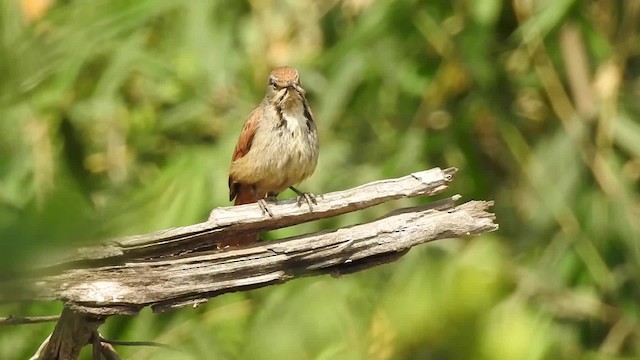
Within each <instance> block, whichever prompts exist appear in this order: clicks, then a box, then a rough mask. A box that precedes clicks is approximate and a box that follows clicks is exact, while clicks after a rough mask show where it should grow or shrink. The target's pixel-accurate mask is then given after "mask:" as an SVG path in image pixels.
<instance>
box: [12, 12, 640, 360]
mask: <svg viewBox="0 0 640 360" xmlns="http://www.w3.org/2000/svg"><path fill="white" fill-rule="evenodd" d="M1 4H2V7H1V8H0V10H1V11H2V12H1V14H0V271H1V272H2V273H3V274H4V275H3V276H13V275H12V274H16V273H19V272H20V271H21V269H24V268H28V267H32V266H35V265H37V263H38V261H39V259H42V258H43V257H47V258H51V257H55V256H58V255H59V254H64V252H65V251H67V250H65V249H69V248H71V247H74V246H78V245H80V244H93V243H96V242H97V241H99V240H100V239H104V238H109V237H113V236H121V235H129V234H136V233H144V232H149V231H153V230H158V229H162V228H167V227H173V226H180V225H185V224H190V223H195V222H200V221H203V220H204V219H206V217H207V215H208V212H209V211H210V209H211V208H213V207H216V206H226V205H228V201H227V188H226V186H227V184H226V182H227V179H226V172H227V169H228V165H229V158H230V155H231V152H232V149H233V146H234V144H235V141H236V139H237V135H238V133H239V131H240V128H241V126H242V122H243V121H244V119H245V117H246V115H247V114H248V113H249V112H250V111H251V109H252V108H253V107H254V106H256V105H257V104H258V102H259V101H260V99H261V97H262V94H263V90H264V87H265V85H266V75H267V74H268V72H269V71H270V69H271V68H273V67H274V66H278V65H283V64H290V65H293V66H296V67H298V69H299V70H300V72H301V74H302V81H303V85H304V86H305V88H306V89H307V92H308V93H309V100H310V102H311V107H312V109H313V111H314V113H315V117H316V120H317V122H318V126H319V131H320V137H321V142H322V143H321V158H320V163H319V165H318V169H317V171H316V173H315V174H314V175H313V176H312V178H311V179H309V180H308V181H306V182H305V183H304V184H303V185H302V188H303V189H305V190H308V191H312V192H315V193H323V192H329V191H335V190H339V189H344V188H348V187H351V186H354V185H358V184H361V183H364V182H367V181H371V180H375V179H380V178H387V177H397V176H403V175H406V174H407V173H410V172H413V171H419V170H424V169H427V168H430V167H434V166H439V167H443V168H444V167H449V166H455V167H458V168H460V173H459V175H458V177H457V179H456V181H455V183H454V185H453V188H452V189H451V191H450V192H449V195H451V194H453V193H460V194H463V195H464V198H465V199H467V200H468V199H495V201H496V206H495V211H496V212H497V215H498V222H499V223H500V226H501V227H500V230H499V231H498V232H496V233H492V234H489V235H486V236H481V237H478V238H473V239H463V240H447V241H442V242H440V243H434V244H429V245H425V246H421V247H418V248H416V249H414V250H412V251H411V252H410V253H409V254H408V255H407V256H406V257H404V258H402V259H401V260H400V261H398V262H396V263H394V264H390V265H385V266H382V267H380V268H377V269H373V270H370V271H366V272H363V273H358V274H354V275H350V276H346V277H342V278H339V279H333V278H330V277H315V278H309V279H304V280H297V281H293V282H290V283H287V284H285V285H281V286H277V287H271V288H265V289H260V290H256V291H250V292H246V293H239V294H229V295H224V296H221V297H219V298H215V299H213V300H211V301H210V302H209V303H208V304H206V305H204V306H202V307H200V308H197V309H191V308H187V309H182V310H179V311H175V312H171V313H165V314H152V313H151V312H148V311H143V313H142V314H140V316H137V317H133V318H126V317H125V318H111V319H109V320H108V321H107V323H106V325H105V326H103V327H102V331H103V335H105V336H107V337H110V338H117V339H121V340H155V341H160V342H164V343H169V344H172V345H176V346H179V347H180V348H181V349H182V350H183V352H172V351H168V350H163V349H155V348H119V349H118V351H119V353H120V354H121V355H122V357H123V358H125V359H146V358H150V359H214V358H215V359H338V358H339V359H487V360H489V359H491V360H493V359H496V360H503V359H504V360H507V359H528V360H535V359H635V358H638V357H639V356H640V326H639V322H638V317H639V315H640V314H639V312H640V286H639V285H640V276H639V274H640V245H639V236H640V229H639V228H640V201H639V196H638V188H639V185H638V181H639V179H640V122H639V121H638V116H639V115H640V105H639V104H640V102H639V101H638V99H640V80H639V79H640V56H639V55H640V41H639V40H640V39H639V36H638V31H637V22H638V16H639V15H640V10H639V9H640V2H639V1H635V0H629V1H595V0H584V1H579V0H555V1H551V0H530V1H524V0H512V1H501V0H468V1H463V0H454V1H426V0H397V1H392V0H344V1H338V0H330V1H295V0H282V1H277V0H264V1H257V0H256V1H222V0H190V1H177V0H154V1H151V0H137V1H129V0H91V1H79V0H76V1H63V0H58V1H55V0H43V1H35V0H22V1H16V0H4V1H2V2H1ZM39 4H40V5H43V4H44V7H41V8H40V7H38V5H39ZM286 196H293V195H292V194H283V195H282V196H281V197H286ZM417 201H420V200H413V201H408V200H407V201H404V202H400V203H398V202H397V203H393V204H386V205H384V206H380V207H377V208H374V209H370V210H367V211H363V212H361V213H358V214H351V215H348V216H344V217H340V218H339V219H334V220H330V221H323V222H318V223H312V224H305V225H301V226H298V227H296V228H293V229H285V230H279V231H277V232H273V233H271V234H270V236H271V237H272V238H280V237H286V236H291V235H294V234H298V233H301V232H307V231H315V230H321V229H334V228H337V227H339V226H344V225H347V224H352V223H357V222H363V221H367V220H371V219H373V218H375V217H377V216H380V215H383V214H385V213H386V212H388V211H390V210H391V209H393V208H396V207H398V206H400V205H407V204H410V203H414V202H417ZM34 254H35V255H34ZM60 308H61V305H60V304H30V305H15V304H5V305H2V306H0V313H1V314H2V315H9V314H17V315H45V314H54V313H57V312H59V311H60ZM52 327H53V325H52V324H44V325H28V326H20V327H11V328H6V327H5V328H0V358H2V359H24V358H28V357H29V356H30V355H31V354H33V353H34V352H35V350H36V349H37V347H38V345H39V344H40V342H42V340H44V338H45V337H46V336H47V334H48V333H49V332H50V331H51V330H52ZM83 356H84V358H86V359H88V358H89V354H88V353H84V354H83Z"/></svg>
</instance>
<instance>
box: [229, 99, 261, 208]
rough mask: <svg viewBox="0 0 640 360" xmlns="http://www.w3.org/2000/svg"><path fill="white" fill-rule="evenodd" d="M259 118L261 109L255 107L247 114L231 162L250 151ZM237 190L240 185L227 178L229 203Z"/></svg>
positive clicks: (236, 193)
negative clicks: (247, 116)
mask: <svg viewBox="0 0 640 360" xmlns="http://www.w3.org/2000/svg"><path fill="white" fill-rule="evenodd" d="M261 117H262V107H257V108H256V109H254V110H253V111H252V112H251V114H249V118H248V119H247V121H246V122H245V123H244V126H243V127H242V132H240V137H239V138H238V143H237V144H236V148H235V150H234V151H233V156H232V157H231V161H232V162H233V161H235V160H236V159H239V158H241V157H243V156H245V155H246V154H247V153H248V152H249V150H250V149H251V143H252V142H253V136H254V135H255V133H256V128H257V127H258V122H259V121H260V118H261ZM239 190H240V184H239V183H236V182H235V181H234V180H233V179H232V178H231V177H229V201H231V200H233V199H235V197H236V196H237V195H238V191H239Z"/></svg>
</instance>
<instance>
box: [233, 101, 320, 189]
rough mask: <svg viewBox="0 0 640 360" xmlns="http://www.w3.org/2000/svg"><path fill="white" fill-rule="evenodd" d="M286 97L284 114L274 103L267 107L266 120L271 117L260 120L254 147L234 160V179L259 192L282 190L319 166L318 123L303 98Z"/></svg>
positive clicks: (265, 110)
mask: <svg viewBox="0 0 640 360" xmlns="http://www.w3.org/2000/svg"><path fill="white" fill-rule="evenodd" d="M287 98H290V99H287V100H288V101H287V100H285V101H284V103H283V107H282V116H280V114H278V113H277V111H278V110H277V109H276V107H275V106H273V105H268V106H266V107H265V108H264V114H263V120H267V119H269V120H270V121H260V122H259V123H258V125H257V128H256V130H255V131H256V132H255V135H254V137H253V141H252V143H251V148H250V149H249V151H248V152H247V154H246V155H244V156H243V157H241V158H238V159H236V160H235V161H233V162H232V164H231V169H230V173H229V175H230V177H231V178H232V179H233V181H234V182H236V183H243V184H251V185H253V186H254V187H255V190H256V193H274V194H277V193H280V192H282V191H283V190H285V189H287V188H288V187H289V186H292V185H295V184H297V183H299V182H301V181H302V180H304V179H306V178H307V177H309V176H310V175H311V174H312V173H313V171H314V170H315V168H316V164H317V161H318V139H317V134H316V131H315V130H316V128H315V126H316V125H315V123H314V122H313V121H311V120H310V119H307V118H306V117H305V115H304V106H303V104H302V101H300V99H298V98H295V97H293V96H292V97H289V96H288V97H287ZM280 119H283V120H284V121H283V122H281V121H280Z"/></svg>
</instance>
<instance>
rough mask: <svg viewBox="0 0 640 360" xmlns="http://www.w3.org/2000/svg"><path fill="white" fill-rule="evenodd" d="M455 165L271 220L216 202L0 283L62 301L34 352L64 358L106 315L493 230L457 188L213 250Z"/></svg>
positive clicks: (397, 192)
mask: <svg viewBox="0 0 640 360" xmlns="http://www.w3.org/2000/svg"><path fill="white" fill-rule="evenodd" d="M455 172H456V169H453V168H451V169H446V170H440V169H439V168H435V169H431V170H427V171H422V172H419V173H414V174H411V175H409V176H405V177H402V178H398V179H389V180H381V181H377V182H373V183H369V184H366V185H362V186H360V187H357V188H354V189H350V190H345V191H340V192H334V193H329V194H325V195H323V196H319V197H318V199H317V200H318V204H317V205H316V206H314V207H313V211H311V212H310V211H309V208H308V207H307V206H306V205H303V206H302V207H298V206H297V205H296V204H295V202H294V201H283V202H280V203H279V204H278V205H271V210H272V212H273V214H274V217H273V218H268V217H265V216H264V215H263V214H262V212H261V210H260V209H259V207H258V206H257V205H255V204H249V205H243V206H236V207H226V208H218V209H215V210H214V211H212V213H211V215H210V217H209V220H208V221H206V222H204V223H200V224H195V225H191V226H186V227H180V228H174V229H169V230H164V231H160V232H157V233H154V234H148V235H141V236H134V237H128V238H123V239H116V240H111V241H107V242H105V243H103V244H101V245H99V246H96V247H92V248H84V249H80V250H79V251H78V252H77V253H76V254H74V255H73V256H71V257H69V258H67V259H64V260H62V261H59V262H58V263H56V264H50V265H49V266H47V267H45V268H42V269H39V270H38V271H35V272H34V273H33V274H31V276H30V277H28V278H24V279H19V280H18V281H12V282H6V281H5V282H3V283H0V287H1V288H2V289H3V290H7V289H13V290H15V291H1V292H0V301H25V300H27V301H31V300H63V301H64V302H65V310H64V312H63V314H62V317H61V319H60V320H59V321H58V324H57V326H56V329H55V331H54V333H53V334H52V335H51V337H50V339H48V340H47V343H46V344H43V346H42V347H41V349H40V350H39V352H38V354H39V355H41V356H42V358H45V359H62V358H67V357H61V355H60V354H62V352H63V351H64V352H65V354H67V355H65V356H68V354H71V357H69V358H73V356H74V355H73V354H76V355H75V356H77V352H76V350H78V351H79V349H80V348H81V347H82V346H84V345H85V344H87V343H93V344H94V347H95V348H96V353H99V349H98V348H99V347H100V346H104V344H100V342H99V339H98V338H97V337H96V336H92V334H97V327H98V326H99V325H100V324H101V323H102V322H103V321H104V319H105V318H106V317H108V316H110V315H116V314H126V315H133V314H136V313H137V312H138V311H139V310H140V309H141V308H143V307H145V306H151V307H152V308H153V309H154V311H165V310H167V309H173V308H179V307H183V306H186V305H192V306H195V305H198V304H201V303H203V302H206V301H207V300H208V299H209V298H211V297H214V296H217V295H220V294H224V293H228V292H234V291H244V290H248V289H254V288H258V287H263V286H268V285H273V284H279V283H282V282H285V281H288V280H291V279H294V278H296V277H302V276H312V275H319V274H332V275H341V274H345V273H351V272H355V271H359V270H362V269H366V268H369V267H372V266H376V265H379V264H382V263H387V262H390V261H394V260H396V259H398V258H399V257H401V256H402V255H404V254H405V253H406V252H407V251H409V249H411V247H413V246H415V245H418V244H421V243H425V242H428V241H433V240H437V239H443V238H452V237H462V236H468V235H477V234H481V233H485V232H489V231H494V230H496V229H497V228H498V225H497V224H495V223H494V222H493V220H494V219H495V216H494V215H493V214H492V213H490V212H488V208H489V207H490V206H491V205H492V202H490V201H470V202H467V203H464V204H462V205H458V206H456V205H455V201H456V200H458V199H459V196H458V195H455V196H453V197H450V198H447V199H444V200H440V201H436V202H432V203H430V204H428V205H424V206H419V207H412V208H404V209H400V210H397V211H394V212H392V213H390V214H387V215H386V216H384V217H383V218H380V219H377V220H374V221H371V222H368V223H365V224H360V225H355V226H351V227H347V228H342V229H338V230H333V231H324V232H320V233H314V234H306V235H302V236H298V237H294V238H289V239H284V240H280V241H273V242H264V243H258V244H256V245H254V246H251V247H246V248H236V249H224V250H217V249H216V248H217V244H218V243H220V241H222V240H225V239H229V238H232V237H233V236H238V235H245V234H247V233H255V232H261V231H266V230H270V229H276V228H281V227H286V226H290V225H293V224H298V223H302V222H307V221H312V220H316V219H320V218H326V217H332V216H336V215H339V214H344V213H347V212H351V211H356V210H360V209H364V208H366V207H369V206H373V205H377V204H380V203H382V202H385V201H388V200H392V199H398V198H402V197H416V196H429V195H434V194H437V193H439V192H441V191H443V190H445V189H446V188H447V185H448V183H449V182H450V181H451V180H452V179H453V176H454V174H455Z"/></svg>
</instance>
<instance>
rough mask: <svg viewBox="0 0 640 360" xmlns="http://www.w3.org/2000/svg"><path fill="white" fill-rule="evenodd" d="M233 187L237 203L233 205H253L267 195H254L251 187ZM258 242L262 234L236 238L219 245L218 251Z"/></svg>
mask: <svg viewBox="0 0 640 360" xmlns="http://www.w3.org/2000/svg"><path fill="white" fill-rule="evenodd" d="M232 186H234V187H235V188H234V189H233V190H234V191H233V193H235V201H234V202H233V205H244V204H251V203H254V202H256V199H262V198H264V196H265V194H256V193H254V191H253V189H252V188H251V185H245V184H237V183H236V184H233V185H232ZM258 240H260V234H248V235H239V236H236V237H234V238H231V239H227V240H224V241H222V242H221V243H219V244H218V249H224V248H226V247H236V246H243V245H249V244H253V243H255V242H258Z"/></svg>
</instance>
